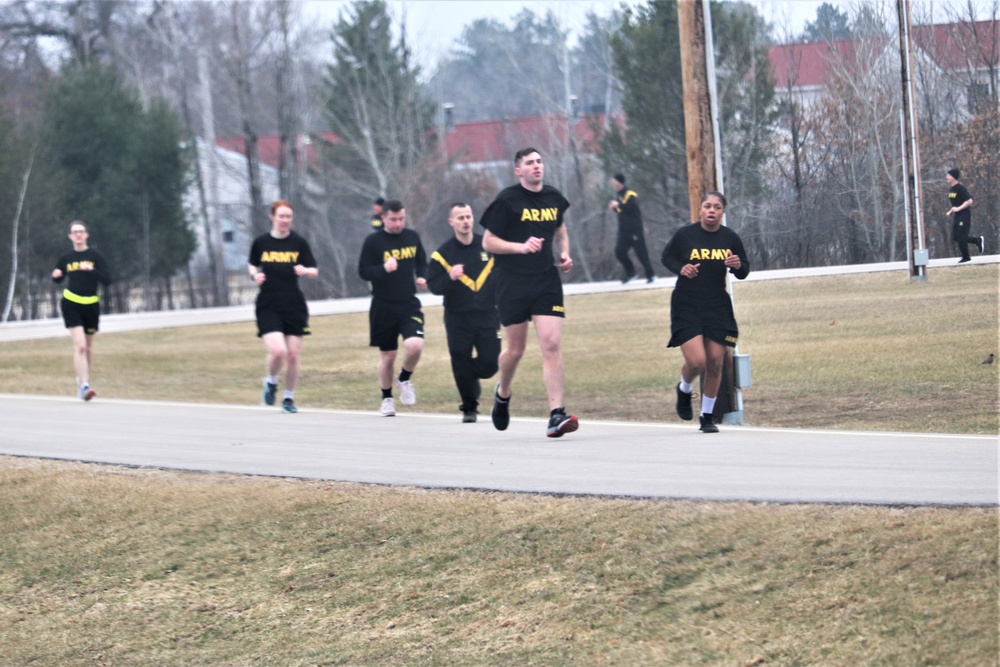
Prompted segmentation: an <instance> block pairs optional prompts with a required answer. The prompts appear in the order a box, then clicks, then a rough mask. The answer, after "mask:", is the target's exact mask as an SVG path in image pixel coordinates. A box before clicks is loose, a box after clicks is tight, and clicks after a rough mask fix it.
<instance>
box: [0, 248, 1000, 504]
mask: <svg viewBox="0 0 1000 667" xmlns="http://www.w3.org/2000/svg"><path fill="white" fill-rule="evenodd" d="M998 261H1000V256H997V255H993V256H988V257H976V258H974V259H973V263H974V264H979V263H997V262H998ZM952 263H953V260H932V262H931V267H932V268H933V267H935V266H944V265H950V264H952ZM869 271H902V272H904V275H905V271H906V266H905V263H901V262H894V263H886V264H874V265H871V264H869V265H859V266H847V267H823V268H816V269H793V270H785V271H759V272H756V273H751V274H750V278H751V279H754V280H774V279H781V278H791V277H802V276H809V275H821V274H831V273H860V272H869ZM673 282H674V281H673V279H672V278H661V279H659V280H657V281H656V282H655V283H653V284H652V285H646V284H645V283H644V282H643V281H635V282H633V283H630V284H629V285H626V286H622V285H620V284H618V283H617V282H605V283H590V284H570V285H566V293H567V294H585V293H595V292H611V291H618V290H622V289H626V290H636V289H662V288H666V287H671V286H672V285H673ZM422 299H423V300H424V303H425V304H426V305H436V304H439V303H440V299H439V297H434V296H433V295H423V296H422ZM368 303H369V300H368V299H367V298H363V299H342V300H336V301H320V302H310V304H309V308H310V312H311V313H312V314H313V315H314V316H319V315H326V314H335V313H346V312H359V311H360V312H363V311H365V310H367V309H368ZM252 320H253V307H252V306H237V307H232V308H208V309H201V310H189V311H170V312H162V313H142V314H135V315H111V316H105V317H102V318H101V330H102V331H103V332H114V331H127V330H135V329H156V328H164V327H175V326H192V325H197V324H210V323H217V322H239V321H252ZM65 335H66V332H65V329H64V328H63V325H62V322H61V321H60V320H42V321H35V322H14V323H6V324H2V325H0V344H2V342H3V341H13V340H24V339H29V338H46V337H53V336H65ZM67 355H68V352H67ZM67 359H68V357H67ZM67 363H69V362H68V361H67ZM0 400H3V401H4V403H5V405H6V406H7V408H8V409H7V410H6V411H5V414H4V418H3V419H2V420H0V454H9V455H15V456H30V457H42V458H53V459H65V460H73V461H89V462H98V463H108V464H123V465H135V466H150V467H158V468H170V469H178V470H196V471H212V472H230V473H239V474H250V475H268V476H282V477H284V476H288V477H301V478H317V479H329V480H338V481H352V482H368V483H377V484H399V485H412V486H420V487H431V488H469V489H483V490H497V491H517V492H539V493H555V494H587V495H591V494H596V495H610V496H623V497H650V498H676V499H703V500H715V501H721V500H749V501H770V502H806V503H865V504H889V505H894V504H900V505H988V506H996V505H998V504H1000V497H998V468H997V458H998V456H997V451H998V442H997V438H996V437H990V436H974V435H948V434H911V433H869V432H848V431H819V430H792V429H763V428H751V427H744V426H732V425H723V426H721V429H722V432H721V433H718V434H714V435H705V434H702V433H700V432H698V431H697V428H696V426H694V425H687V424H683V425H682V424H639V423H620V422H618V423H614V422H595V421H589V420H588V419H587V418H586V415H583V416H582V421H581V427H580V430H579V431H577V432H576V433H572V434H570V435H568V436H565V437H563V438H561V439H551V438H546V437H545V436H544V426H545V425H544V422H543V421H542V420H537V419H536V420H530V419H518V418H517V417H516V406H515V408H514V410H515V417H514V419H513V420H512V421H511V426H510V428H509V429H508V430H507V431H504V432H502V433H501V432H498V431H496V430H494V429H493V427H492V425H491V424H490V423H489V419H488V416H487V417H486V418H485V419H484V420H482V421H480V422H479V423H477V424H461V423H459V420H458V418H457V417H455V416H454V415H438V414H418V413H413V412H409V411H407V412H405V413H401V414H399V415H398V416H396V417H393V418H391V419H386V418H383V417H381V416H379V415H378V414H377V413H376V412H370V413H367V412H349V411H338V410H308V409H307V410H303V411H302V412H300V413H299V414H297V415H285V414H281V413H280V412H279V411H278V410H277V409H275V408H262V407H257V406H234V405H206V404H181V403H167V402H153V401H125V400H115V399H108V398H105V397H99V398H98V399H96V400H95V401H93V402H91V403H83V402H81V401H79V400H78V399H76V398H70V397H46V396H21V395H0Z"/></svg>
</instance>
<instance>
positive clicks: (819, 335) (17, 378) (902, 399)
mask: <svg viewBox="0 0 1000 667" xmlns="http://www.w3.org/2000/svg"><path fill="white" fill-rule="evenodd" d="M998 271H1000V269H998V266H997V265H995V264H994V265H985V266H970V267H957V268H951V269H935V270H934V271H933V272H932V274H931V277H930V279H929V280H928V281H926V282H914V281H910V280H908V279H907V278H906V276H905V275H903V274H902V272H899V273H895V272H894V273H875V274H857V275H848V276H830V277H823V278H808V279H796V280H781V281H773V282H754V283H737V284H736V288H735V301H736V310H737V319H738V321H739V322H740V327H741V343H740V351H741V352H743V353H748V354H750V356H751V363H752V375H753V386H752V387H750V388H748V389H747V390H746V391H745V393H744V398H745V415H746V422H747V423H748V424H750V425H759V426H788V427H816V428H845V429H873V430H898V431H911V432H945V433H981V434H992V433H997V429H998V410H1000V404H998V396H997V393H998V373H997V370H998V368H1000V364H995V365H993V366H983V365H980V362H981V361H982V360H983V359H984V358H985V357H986V356H987V355H988V354H990V353H991V352H998V351H1000V350H998V349H997V348H998V340H997V336H998V276H1000V273H998ZM669 298H670V290H669V289H663V290H648V291H635V292H625V293H618V294H603V295H590V296H578V297H571V298H569V299H568V301H567V309H568V319H567V320H566V324H565V331H564V336H563V348H564V358H565V364H566V387H567V389H566V403H567V407H568V408H569V409H570V410H571V411H573V412H575V413H576V414H578V415H579V416H580V418H581V420H583V421H584V422H585V420H586V419H588V418H592V419H621V420H633V421H676V419H677V417H676V415H675V414H674V409H673V395H674V394H673V388H674V385H675V384H676V383H677V379H678V376H679V373H680V364H681V358H680V352H679V351H678V350H676V349H671V350H668V349H666V348H665V344H666V341H667V338H669V333H668V332H669ZM425 315H426V319H427V325H426V330H427V344H426V347H425V349H424V356H423V359H422V360H421V362H420V366H419V367H418V369H417V373H416V375H415V376H414V378H413V380H414V383H415V384H416V387H417V391H418V400H419V403H418V405H417V406H416V408H415V409H417V410H419V411H421V412H454V414H455V415H456V417H457V416H458V414H459V413H458V411H457V406H458V403H459V399H458V395H457V392H456V390H455V387H454V383H453V380H452V377H451V367H450V364H449V361H448V351H447V346H446V344H445V337H444V325H443V324H442V322H441V309H440V308H429V309H427V311H426V313H425ZM312 328H313V335H312V336H311V337H309V338H308V339H307V340H306V343H305V348H304V352H303V369H302V377H301V379H300V383H299V388H298V391H297V392H296V402H297V403H298V404H299V406H300V407H301V408H303V409H308V408H309V407H311V406H315V407H327V408H345V409H362V410H364V409H368V410H372V411H377V410H378V407H379V404H380V402H381V395H380V393H379V389H378V384H377V380H376V370H377V364H378V353H377V352H376V351H375V350H374V349H372V348H369V347H368V319H367V314H365V313H358V314H353V315H336V316H328V317H316V318H313V321H312ZM254 334H255V327H254V325H253V324H252V323H241V324H226V325H218V326H203V327H193V328H185V329H163V330H158V331H139V332H133V333H120V334H99V335H98V337H97V339H96V351H95V360H94V365H95V368H94V372H93V377H92V380H93V384H94V386H95V387H97V389H98V391H99V394H100V396H105V397H121V398H143V399H170V400H182V401H202V402H222V403H243V404H248V403H249V404H256V403H258V402H259V401H260V395H259V394H260V382H261V377H262V375H263V372H264V349H263V345H262V344H261V343H260V341H259V340H258V339H257V338H256V337H255V335H254ZM529 342H532V341H529ZM532 343H533V342H532ZM3 358H4V363H3V364H2V367H0V392H12V393H43V394H62V395H65V394H71V393H72V392H73V391H75V385H74V383H73V374H72V366H71V364H70V350H69V341H68V338H60V339H52V340H40V341H25V342H18V343H11V344H6V345H4V347H3ZM540 364H541V360H540V354H539V353H538V351H537V345H536V346H535V347H534V348H530V347H529V353H528V354H526V355H525V359H524V361H523V362H522V365H521V368H520V369H519V370H518V376H517V379H516V382H515V391H516V393H517V398H516V399H515V406H514V410H515V414H516V415H519V416H528V415H535V416H539V417H541V416H543V415H546V414H547V406H546V400H545V392H544V387H543V386H542V381H541V368H540ZM488 392H489V384H488V383H487V386H486V393H487V394H488ZM399 407H400V406H398V405H397V408H399ZM403 409H405V408H403ZM484 409H485V410H488V405H487V407H486V408H484Z"/></svg>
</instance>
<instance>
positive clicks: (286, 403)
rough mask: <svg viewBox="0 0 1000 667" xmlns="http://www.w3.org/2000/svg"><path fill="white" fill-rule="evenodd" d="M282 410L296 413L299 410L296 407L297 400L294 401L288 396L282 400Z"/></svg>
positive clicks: (292, 413)
mask: <svg viewBox="0 0 1000 667" xmlns="http://www.w3.org/2000/svg"><path fill="white" fill-rule="evenodd" d="M281 411H282V412H287V413H288V414H290V415H294V414H295V413H296V412H298V411H299V409H298V408H297V407H295V401H293V400H292V399H290V398H286V399H285V400H283V401H282V402H281Z"/></svg>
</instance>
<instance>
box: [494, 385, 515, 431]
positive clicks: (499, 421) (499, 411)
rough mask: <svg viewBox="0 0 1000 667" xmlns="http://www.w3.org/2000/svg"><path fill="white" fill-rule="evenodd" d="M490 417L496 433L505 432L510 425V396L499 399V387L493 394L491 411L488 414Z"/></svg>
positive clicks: (498, 386)
mask: <svg viewBox="0 0 1000 667" xmlns="http://www.w3.org/2000/svg"><path fill="white" fill-rule="evenodd" d="M490 417H491V418H492V419H493V426H495V427H496V429H497V430H498V431H506V430H507V427H508V426H509V425H510V396H508V397H507V398H506V399H502V398H500V385H497V388H496V391H494V392H493V411H492V412H490Z"/></svg>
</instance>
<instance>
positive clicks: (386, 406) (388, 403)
mask: <svg viewBox="0 0 1000 667" xmlns="http://www.w3.org/2000/svg"><path fill="white" fill-rule="evenodd" d="M382 416H383V417H395V416H396V402H395V401H393V400H392V397H391V396H390V397H389V398H383V399H382Z"/></svg>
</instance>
